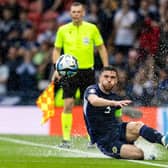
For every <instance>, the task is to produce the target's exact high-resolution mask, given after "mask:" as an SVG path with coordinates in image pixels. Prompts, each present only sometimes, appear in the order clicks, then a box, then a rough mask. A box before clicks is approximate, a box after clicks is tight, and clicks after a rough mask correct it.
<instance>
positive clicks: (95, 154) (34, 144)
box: [0, 137, 168, 168]
mask: <svg viewBox="0 0 168 168" xmlns="http://www.w3.org/2000/svg"><path fill="white" fill-rule="evenodd" d="M0 141H6V142H12V143H16V144H22V145H29V146H34V147H42V148H49V149H57V150H59V151H65V152H71V153H76V154H80V155H83V157H98V158H107V156H105V155H103V154H101V153H100V154H99V153H94V152H85V151H80V150H77V149H65V148H60V147H57V146H52V145H47V144H38V143H34V142H30V141H25V140H20V139H14V138H8V137H0ZM124 161H128V162H133V163H139V164H144V165H151V166H156V167H163V168H168V165H165V164H158V163H151V162H147V161H140V160H124Z"/></svg>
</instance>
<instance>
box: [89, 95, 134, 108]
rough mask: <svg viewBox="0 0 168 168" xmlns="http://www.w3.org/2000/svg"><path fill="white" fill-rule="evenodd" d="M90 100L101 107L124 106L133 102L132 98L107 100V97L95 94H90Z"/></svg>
mask: <svg viewBox="0 0 168 168" xmlns="http://www.w3.org/2000/svg"><path fill="white" fill-rule="evenodd" d="M88 100H89V102H90V103H91V104H92V105H93V106H97V107H101V106H117V107H123V106H127V105H129V104H130V103H131V102H132V101H131V100H121V101H115V100H107V99H104V98H101V97H98V96H97V95H95V94H91V95H89V96H88Z"/></svg>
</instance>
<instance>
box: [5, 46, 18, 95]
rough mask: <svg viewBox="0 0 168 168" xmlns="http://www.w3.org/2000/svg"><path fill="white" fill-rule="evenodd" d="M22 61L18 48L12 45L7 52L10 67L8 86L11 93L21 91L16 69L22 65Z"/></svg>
mask: <svg viewBox="0 0 168 168" xmlns="http://www.w3.org/2000/svg"><path fill="white" fill-rule="evenodd" d="M20 62H21V61H20V58H19V57H18V48H16V47H14V46H11V47H10V48H9V50H8V53H7V66H8V69H9V78H8V82H7V88H8V92H9V94H13V93H14V94H17V93H16V92H17V91H19V80H18V79H19V78H18V75H17V73H16V69H17V67H18V66H19V65H20Z"/></svg>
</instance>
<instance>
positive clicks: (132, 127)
mask: <svg viewBox="0 0 168 168" xmlns="http://www.w3.org/2000/svg"><path fill="white" fill-rule="evenodd" d="M143 125H144V123H143V122H141V121H138V122H130V123H128V125H127V130H128V132H129V133H133V134H139V130H140V129H141V127H142V126H143Z"/></svg>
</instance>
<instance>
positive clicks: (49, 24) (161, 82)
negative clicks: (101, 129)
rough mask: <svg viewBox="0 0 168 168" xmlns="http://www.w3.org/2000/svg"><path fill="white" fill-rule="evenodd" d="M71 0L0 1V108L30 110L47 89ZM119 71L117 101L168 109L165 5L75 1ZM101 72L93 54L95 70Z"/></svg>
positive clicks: (154, 0)
mask: <svg viewBox="0 0 168 168" xmlns="http://www.w3.org/2000/svg"><path fill="white" fill-rule="evenodd" d="M72 1H73V0H0V104H1V105H5V104H8V105H9V104H35V100H36V98H37V97H38V95H39V93H40V92H41V91H42V90H43V89H44V88H45V87H46V86H47V85H48V83H49V77H50V70H51V66H52V63H51V55H52V50H53V43H54V40H55V38H56V32H57V29H58V27H59V26H60V25H63V24H65V23H67V22H69V21H70V20H71V18H70V15H69V12H68V11H69V6H70V4H71V3H72ZM79 2H82V3H84V4H85V7H86V16H85V18H84V19H85V20H86V21H89V22H92V23H94V24H96V25H97V26H98V28H99V30H100V32H101V34H102V37H103V39H104V42H105V45H106V47H107V50H108V54H109V63H110V64H111V65H113V66H115V67H117V68H118V71H119V85H118V87H117V88H115V89H116V92H118V94H119V95H121V96H123V97H127V98H130V99H132V100H133V101H134V105H135V106H151V105H157V106H161V105H167V104H168V0H139V1H136V0H85V1H84V0H83V1H82V0H81V1H80V0H79ZM101 67H102V64H101V61H100V58H99V56H98V54H97V51H96V50H95V70H96V72H98V71H99V70H100V68H101Z"/></svg>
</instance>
